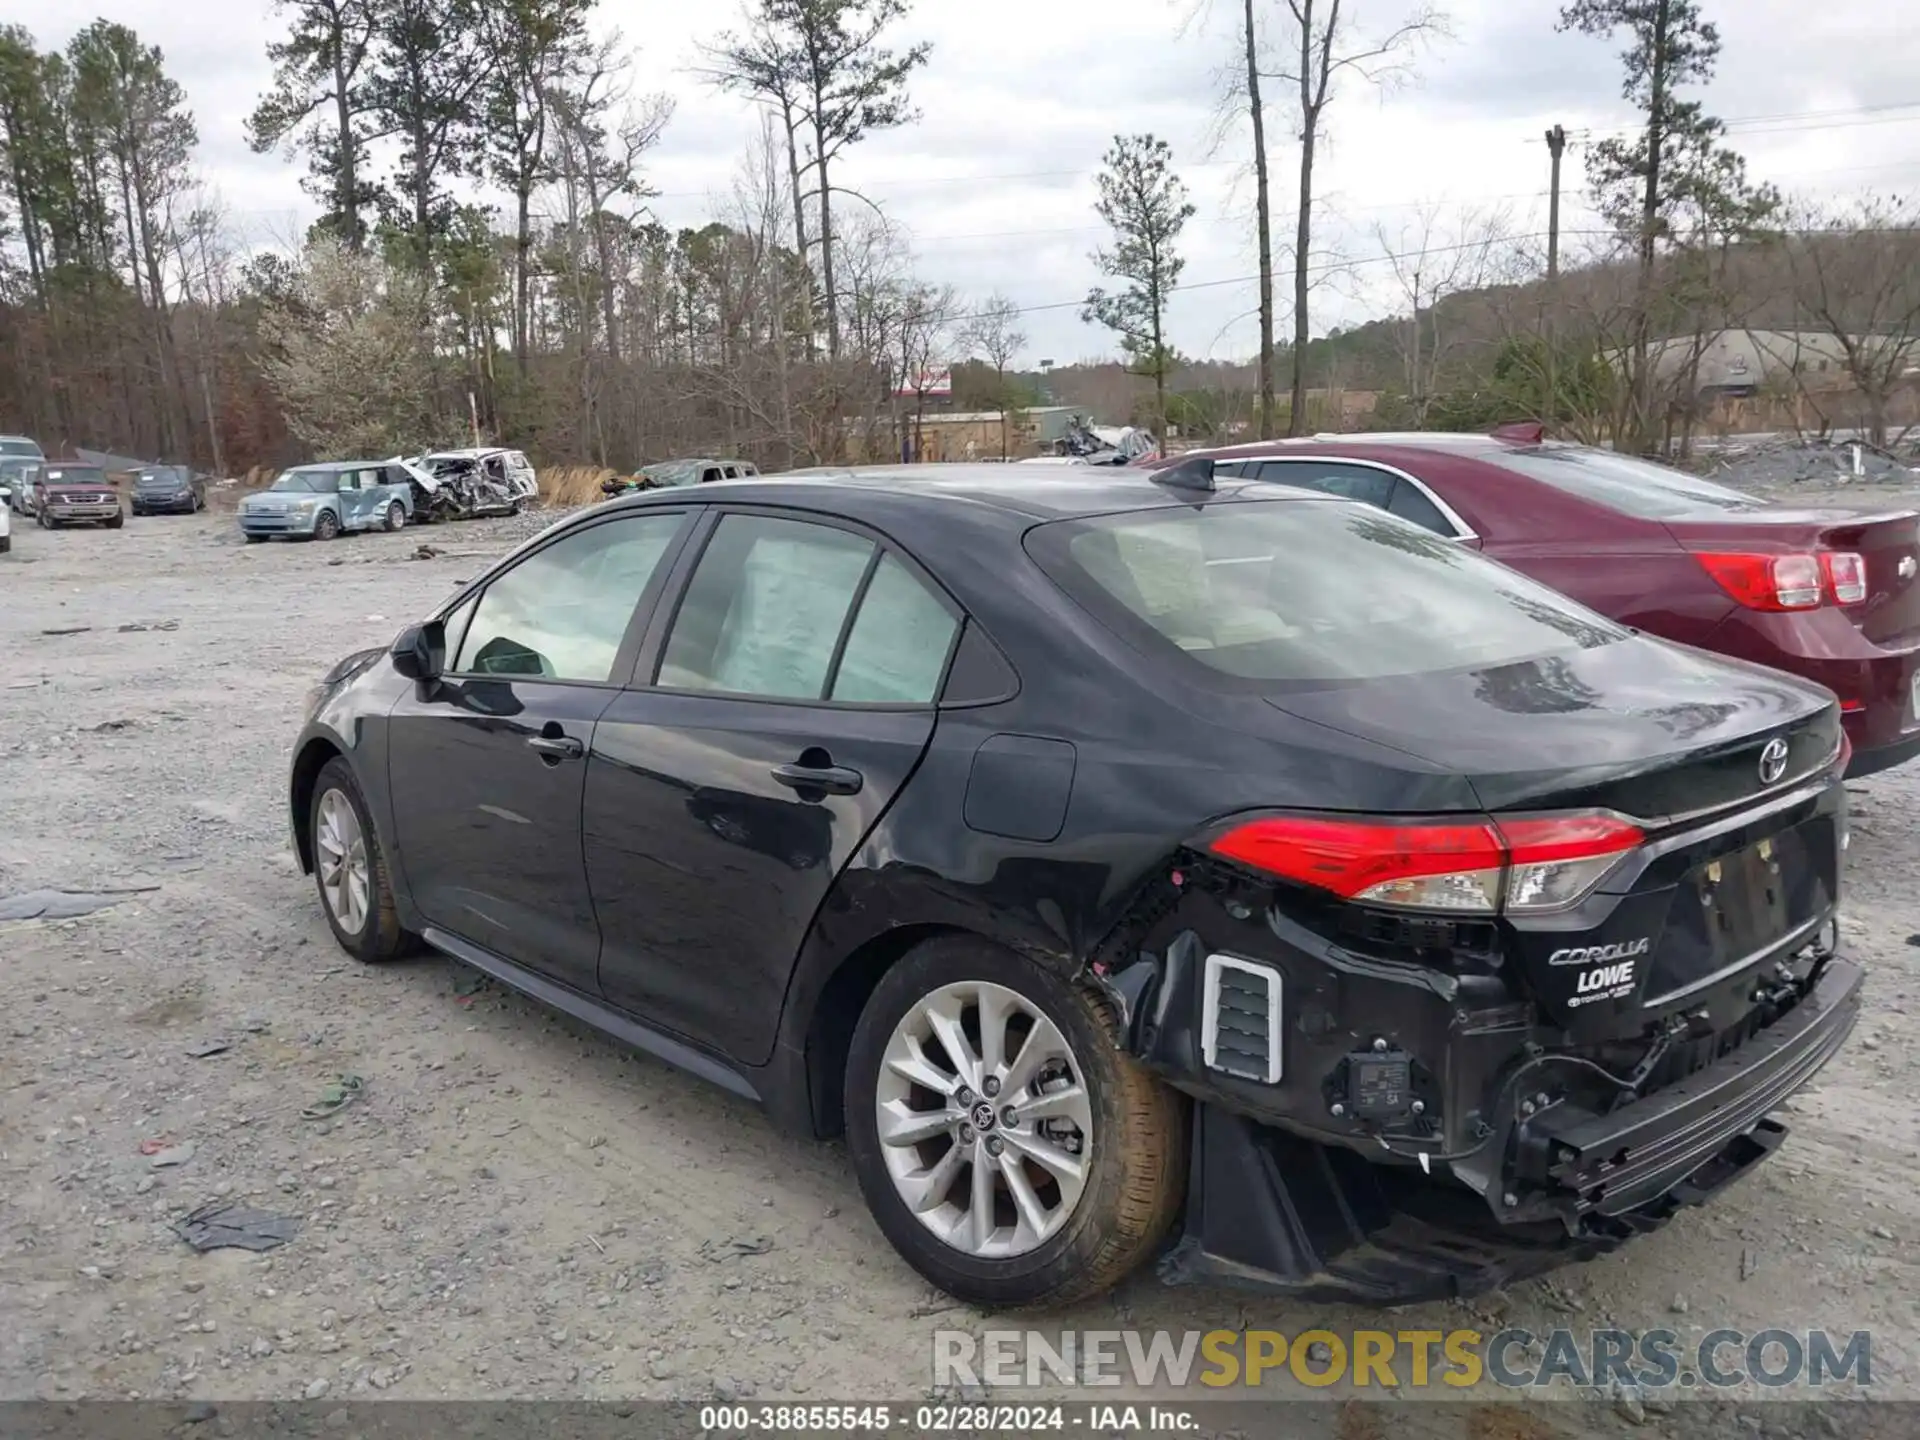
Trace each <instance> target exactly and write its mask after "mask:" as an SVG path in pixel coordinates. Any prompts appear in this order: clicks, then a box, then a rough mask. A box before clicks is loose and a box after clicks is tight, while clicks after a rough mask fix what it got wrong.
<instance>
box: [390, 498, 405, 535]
mask: <svg viewBox="0 0 1920 1440" xmlns="http://www.w3.org/2000/svg"><path fill="white" fill-rule="evenodd" d="M406 523H407V507H406V506H404V505H402V504H401V503H400V502H399V501H398V500H395V501H394V502H393V503H392V504H391V505H389V506H387V529H388V530H389V531H390V532H391V531H394V530H399V529H402V528H404V527H405V525H406Z"/></svg>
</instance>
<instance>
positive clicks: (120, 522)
mask: <svg viewBox="0 0 1920 1440" xmlns="http://www.w3.org/2000/svg"><path fill="white" fill-rule="evenodd" d="M126 523H127V517H126V516H125V515H116V516H114V517H113V518H112V519H111V520H109V521H107V529H109V530H118V529H121V528H122V527H123V526H125V525H126Z"/></svg>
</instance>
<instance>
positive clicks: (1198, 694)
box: [290, 461, 1861, 1305]
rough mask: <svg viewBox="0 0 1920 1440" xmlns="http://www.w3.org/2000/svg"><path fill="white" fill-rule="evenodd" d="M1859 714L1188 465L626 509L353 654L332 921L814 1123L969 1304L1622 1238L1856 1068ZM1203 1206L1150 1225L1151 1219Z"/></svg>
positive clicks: (827, 478)
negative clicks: (1154, 1256)
mask: <svg viewBox="0 0 1920 1440" xmlns="http://www.w3.org/2000/svg"><path fill="white" fill-rule="evenodd" d="M1845 763H1846V756H1845V744H1844V741H1843V738H1842V735H1841V730H1840V723H1839V713H1838V709H1837V705H1836V702H1835V701H1834V699H1833V697H1832V696H1831V695H1829V694H1827V693H1826V692H1825V691H1823V690H1820V689H1818V688H1817V687H1814V686H1811V685H1808V684H1806V683H1804V682H1802V681H1799V680H1796V679H1794V678H1792V677H1790V676H1786V675H1782V674H1777V673H1774V672H1771V671H1766V670H1761V669H1759V668H1757V667H1751V666H1746V665H1742V664H1738V663H1735V662H1729V661H1725V660H1721V659H1718V658H1715V657H1712V656H1709V655H1706V654H1703V653H1701V652H1697V651H1693V650H1688V649H1684V648H1680V647H1676V646H1673V645H1670V644H1667V643H1664V642H1660V641H1655V640H1651V639H1647V638H1645V637H1643V636H1640V635H1637V634H1635V633H1633V632H1631V631H1629V630H1627V629H1624V628H1622V627H1621V626H1619V625H1617V624H1615V623H1613V622H1612V621H1609V620H1607V619H1605V618H1603V617H1601V616H1599V615H1596V614H1594V613H1592V612H1590V611H1587V610H1584V609H1582V608H1580V607H1579V606H1577V605H1575V604H1573V603H1572V602H1570V601H1568V600H1566V599H1564V598H1563V597H1561V596H1560V595H1558V594H1556V593H1554V592H1553V591H1551V590H1548V589H1547V588H1545V587H1544V586H1542V585H1540V584H1537V583H1536V582H1534V581H1531V580H1529V579H1527V578H1525V577H1524V576H1521V575H1519V574H1518V573H1516V572H1514V571H1511V570H1508V569H1506V568H1505V567H1503V566H1501V565H1499V564H1497V563H1495V562H1493V561H1490V560H1488V559H1486V558H1485V557H1483V556H1480V555H1478V554H1475V553H1473V552H1472V551H1469V550H1466V549H1464V548H1462V547H1460V546H1458V545H1454V544H1451V543H1449V542H1448V541H1446V540H1444V539H1442V538H1440V537H1438V536H1436V535H1433V534H1430V533H1428V532H1426V531H1423V530H1421V529H1418V528H1417V527H1415V526H1413V525H1411V524H1408V523H1406V522H1403V521H1401V520H1399V519H1397V518H1395V517H1393V516H1391V515H1387V514H1383V513H1380V512H1378V511H1375V510H1372V509H1369V508H1367V507H1364V506H1361V505H1357V504H1353V503H1349V502H1346V501H1344V500H1340V499H1335V498H1330V497H1326V496H1322V495H1315V494H1311V493H1308V492H1303V491H1296V490H1292V489H1288V488H1284V487H1280V486H1276V485H1269V484H1262V483H1255V482H1250V481H1241V480H1227V479H1226V478H1225V477H1222V478H1221V479H1220V480H1219V481H1218V482H1216V480H1215V478H1214V476H1213V474H1212V467H1211V464H1210V462H1206V461H1199V462H1194V463H1190V464H1187V465H1184V466H1178V467H1175V468H1173V469H1172V470H1168V471H1163V472H1161V473H1160V474H1159V475H1157V476H1155V477H1153V478H1152V479H1149V478H1147V477H1145V476H1143V475H1141V474H1140V473H1138V472H1134V471H1127V470H1117V471H1116V470H1095V469H1087V470H1084V471H1082V472H1080V473H1076V474H1071V475H1069V474H1063V473H1049V474H1047V475H1046V476H1044V477H1036V476H1034V475H1030V474H1027V473H1025V472H1023V471H1021V470H1019V469H1018V468H1017V467H1007V466H992V467H984V466H982V467H972V466H955V467H942V468H941V470H940V471H938V472H937V473H933V474H931V475H929V473H928V472H918V473H901V472H891V473H888V472H882V473H878V474H865V473H862V474H855V473H851V472H849V473H846V474H841V475H831V474H829V475H822V476H816V477H814V478H809V479H799V480H794V479H788V480H781V481H774V482H759V481H746V482H736V483H729V484H722V485H714V486H699V487H690V488H687V489H676V490H665V491H655V492H650V493H647V494H642V495H637V496H632V497H628V498H623V499H618V500H614V501H612V502H610V503H608V504H605V505H602V506H599V507H596V508H595V509H593V510H592V511H590V512H587V513H585V514H582V515H581V516H579V517H577V518H575V519H574V520H572V521H570V522H567V523H564V524H562V525H559V526H557V527H555V528H553V529H552V530H549V531H548V532H546V533H545V534H543V535H541V536H539V537H538V538H537V539H535V540H533V541H530V542H528V543H527V544H526V545H524V546H522V547H521V548H520V549H519V550H518V551H516V552H515V553H513V554H512V555H510V556H508V557H507V558H506V559H504V560H502V561H501V562H500V563H499V564H498V565H496V566H495V567H494V568H493V569H492V570H491V571H490V572H489V573H488V574H486V575H484V576H482V577H480V578H479V579H477V580H475V581H473V582H472V583H471V584H469V585H468V586H467V587H466V588H465V589H463V590H462V591H461V592H460V593H459V594H458V595H457V596H456V597H455V598H454V599H452V600H451V601H449V602H448V603H447V604H445V605H444V606H442V607H441V608H440V609H439V610H438V611H436V612H435V613H434V614H433V615H432V616H431V617H430V618H429V619H427V620H426V621H424V622H423V623H421V624H419V625H417V626H414V627H411V628H409V629H408V630H407V631H405V632H403V633H402V634H401V636H400V637H399V638H398V639H397V640H396V641H395V643H394V645H393V646H392V648H391V649H390V650H383V651H368V652H364V653H361V654H358V655H355V656H351V657H349V658H348V659H346V660H344V661H342V662H341V663H340V664H339V665H338V666H336V667H335V668H334V670H333V671H332V672H331V673H330V674H329V675H328V676H327V677H325V679H324V681H323V683H322V685H321V686H320V688H319V689H318V691H317V692H316V694H315V696H314V701H313V707H312V711H311V714H310V715H309V717H308V719H307V722H306V724H305V727H304V728H303V730H302V731H301V734H300V736H299V740H298V743H297V744H296V746H295V750H294V758H293V766H292V774H291V786H290V804H291V818H292V822H293V828H294V832H295V837H296V842H297V846H298V852H299V856H300V859H301V863H302V865H303V867H304V868H306V869H307V870H309V871H310V872H312V873H313V874H314V875H315V877H316V879H317V883H318V887H319V892H320V898H321V901H322V904H323V907H324V910H325V913H326V917H327V921H328V923H329V925H331V927H332V928H333V931H334V933H335V935H336V937H337V938H338V940H339V942H340V944H341V945H342V946H343V947H344V948H345V949H347V950H348V951H349V952H350V953H352V954H354V955H356V956H358V957H359V958H361V959H363V960H367V961H380V960H387V959H390V958H393V957H395V956H398V955H400V954H402V953H403V952H404V951H406V950H407V949H409V948H411V947H413V946H414V945H416V944H417V943H419V942H424V943H425V944H427V945H429V946H431V947H433V948H435V949H437V950H439V951H442V952H444V953H445V954H447V955H450V956H453V957H454V958H456V959H458V960H461V961H463V962H465V963H467V964H469V965H472V966H474V967H476V968H478V969H480V970H482V971H484V972H486V973H488V974H490V975H492V976H494V977H496V978H497V979H499V980H502V981H504V982H505V983H507V984H509V985H512V986H515V987H517V988H519V989H520V990H522V991H524V992H526V993H528V994H530V995H532V996H535V997H537V998H539V999H541V1000H543V1001H545V1002H547V1003H550V1004H552V1005H554V1006H556V1007H558V1008H559V1009H561V1010H564V1011H567V1012H569V1013H571V1014H573V1015H576V1016H579V1017H582V1018H584V1019H586V1020H588V1021H589V1022H591V1023H593V1024H595V1025H597V1026H599V1027H601V1028H603V1029H604V1030H606V1031H607V1032H609V1033H611V1034H612V1035H615V1036H617V1037H619V1038H621V1039H623V1040H625V1041H627V1042H629V1043H631V1044H633V1045H636V1046H638V1047H641V1048H643V1049H645V1050H647V1051H650V1052H652V1053H653V1054H655V1055H658V1056H661V1057H663V1058H664V1059H666V1060H668V1061H670V1062H672V1063H674V1064H676V1065H680V1066H684V1067H686V1068H687V1069H689V1070H692V1071H694V1072H696V1073H698V1074H701V1075H703V1076H706V1077H707V1078H709V1079H711V1080H713V1081H714V1082H716V1083H718V1084H719V1085H721V1086H723V1087H725V1088H726V1089H728V1090H730V1091H732V1092H733V1093H735V1094H737V1095H740V1096H742V1097H745V1098H748V1099H753V1100H757V1101H759V1102H761V1103H762V1104H763V1105H764V1106H765V1108H766V1109H767V1111H768V1112H769V1113H770V1115H771V1116H772V1118H773V1120H774V1121H775V1122H776V1123H777V1124H778V1125H780V1126H782V1127H785V1128H788V1129H791V1130H793V1131H796V1132H800V1133H804V1134H808V1135H817V1136H827V1135H832V1134H835V1133H837V1132H840V1131H842V1130H844V1131H845V1133H846V1135H847V1139H848V1145H849V1149H850V1151H851V1154H852V1157H853V1162H854V1164H855V1166H856V1167H857V1169H858V1173H859V1180H860V1184H861V1186H862V1188H863V1190H864V1192H865V1194H866V1197H867V1200H868V1202H869V1204H870V1205H871V1207H872V1209H873V1212H874V1215H875V1217H876V1219H877V1220H878V1222H879V1224H880V1227H881V1229H882V1230H883V1231H884V1232H885V1233H886V1235H887V1237H888V1238H889V1239H890V1240H891V1241H892V1242H893V1244H894V1245H895V1246H896V1247H897V1248H898V1250H899V1251H900V1253H901V1254H902V1255H903V1256H905V1258H906V1259H907V1260H908V1262H909V1263H911V1264H912V1265H913V1266H914V1267H915V1268H917V1269H918V1270H919V1271H920V1272H921V1273H922V1274H924V1275H925V1276H927V1277H928V1278H929V1279H931V1280H932V1281H933V1282H935V1283H936V1284H938V1285H940V1286H943V1287H945V1288H946V1289H947V1290H949V1291H950V1292H952V1293H953V1294H955V1295H958V1296H961V1297H963V1298H965V1299H967V1300H969V1301H972V1302H976V1303H982V1304H989V1305H997V1304H1039V1303H1053V1302H1059V1301H1063V1300H1066V1299H1069V1298H1071V1297H1074V1296H1078V1295H1084V1294H1087V1293H1090V1292H1093V1291H1096V1290H1098V1289H1100V1288H1102V1287H1104V1286H1107V1285H1110V1284H1112V1283H1113V1282H1115V1281H1116V1280H1118V1279H1119V1278H1120V1277H1121V1276H1123V1275H1124V1274H1126V1273H1127V1272H1128V1271H1129V1270H1130V1269H1131V1268H1132V1267H1133V1266H1134V1265H1135V1264H1136V1263H1138V1262H1139V1261H1141V1260H1142V1259H1144V1258H1145V1257H1146V1256H1148V1255H1149V1254H1150V1253H1152V1252H1154V1251H1155V1250H1156V1249H1158V1248H1159V1247H1161V1246H1162V1245H1163V1244H1167V1243H1169V1242H1171V1249H1170V1250H1169V1252H1168V1253H1167V1254H1166V1256H1165V1258H1164V1259H1163V1262H1162V1266H1161V1271H1162V1274H1163V1275H1165V1276H1167V1277H1168V1278H1170V1279H1175V1280H1179V1279H1208V1278H1223V1277H1224V1278H1231V1279H1232V1280H1233V1281H1234V1282H1235V1283H1238V1284H1243V1285H1244V1284H1264V1285H1266V1286H1269V1287H1271V1288H1273V1289H1276V1290H1281V1291H1289V1292H1293V1293H1298V1294H1305V1295H1315V1296H1328V1297H1345V1298H1349V1299H1360V1300H1368V1301H1381V1302H1399V1301H1404V1300H1407V1299H1413V1298H1419V1297H1422V1296H1435V1295H1446V1294H1459V1293H1470V1292H1473V1291H1477V1290H1482V1289H1486V1288H1490V1287H1492V1286H1494V1285H1498V1284H1501V1283H1503V1282H1505V1281H1507V1280H1510V1279H1512V1278H1514V1277H1516V1276H1518V1275H1523V1274H1527V1273H1531V1272H1534V1271H1537V1270H1540V1269H1544V1268H1546V1267H1548V1266H1551V1265H1553V1264H1556V1263H1559V1262H1560V1261H1562V1260H1565V1259H1567V1258H1572V1257H1584V1256H1588V1255H1592V1254H1594V1253H1597V1252H1599V1251H1602V1250H1605V1249H1608V1248H1611V1247H1612V1246H1614V1245H1617V1244H1618V1243H1620V1242H1621V1240H1623V1239H1624V1238H1626V1237H1628V1236H1631V1235H1633V1234H1637V1233H1641V1232H1644V1231H1646V1230H1649V1229H1651V1228H1654V1227H1655V1226H1657V1225H1659V1224H1660V1223H1662V1222H1663V1221H1664V1220H1666V1219H1667V1218H1668V1217H1669V1216H1670V1215H1671V1214H1672V1213H1673V1212H1674V1210H1675V1209H1676V1208H1678V1207H1679V1206H1681V1205H1683V1204H1688V1203H1692V1202H1696V1201H1699V1200H1702V1199H1704V1198H1706V1197H1708V1196H1710V1195H1712V1194H1713V1193H1715V1192H1716V1191H1717V1190H1719V1189H1720V1188H1721V1187H1723V1186H1724V1185H1726V1184H1727V1183H1728V1182H1730V1181H1731V1180H1733V1179H1734V1178H1736V1177H1737V1176H1739V1175H1741V1174H1744V1173H1745V1172H1746V1171H1747V1170H1748V1169H1749V1168H1750V1167H1751V1166H1752V1165H1754V1164H1755V1163H1756V1162H1757V1161H1758V1160H1760V1159H1761V1158H1763V1157H1764V1156H1765V1155H1767V1154H1768V1153H1769V1152H1770V1151H1771V1150H1772V1149H1773V1148H1774V1146H1775V1145H1776V1144H1777V1143H1778V1142H1779V1140H1780V1138H1781V1136H1782V1134H1783V1133H1784V1132H1783V1129H1782V1127H1781V1126H1780V1124H1779V1123H1778V1122H1777V1121H1775V1120H1773V1119H1772V1118H1770V1116H1771V1113H1772V1112H1773V1111H1774V1110H1775V1109H1776V1108H1778V1106H1779V1105H1780V1103H1781V1102H1782V1101H1783V1100H1784V1099H1785V1098H1786V1097H1787V1096H1788V1095H1789V1094H1790V1093H1792V1092H1793V1091H1794V1090H1795V1089H1796V1088H1798V1087H1799V1086H1800V1085H1802V1084H1803V1083H1805V1081H1806V1080H1807V1079H1808V1078H1809V1077H1810V1076H1812V1075H1813V1074H1814V1073H1815V1072H1816V1071H1817V1070H1818V1069H1819V1068H1820V1067H1821V1066H1822V1065H1823V1064H1824V1063H1825V1062H1826V1061H1827V1059H1828V1058H1830V1056H1831V1055H1832V1054H1833V1053H1834V1051H1835V1050H1836V1049H1837V1048H1838V1047H1839V1045H1840V1044H1841V1043H1842V1041H1843V1040H1844V1039H1845V1038H1846V1035H1847V1034H1848V1032H1849V1030H1850V1029H1851V1027H1852V1024H1853V1022H1854V1019H1855V1017H1856V1015H1857V1012H1858V1007H1859V994H1860V983H1861V971H1860V969H1859V967H1858V966H1857V965H1855V964H1854V963H1853V962H1852V961H1850V960H1848V959H1846V958H1844V957H1843V956H1841V955H1840V954H1838V953H1837V929H1836V923H1835V905H1836V898H1837V895H1838V892H1839V883H1840V863H1841V856H1842V852H1843V850H1844V849H1845V844H1846V816H1845V792H1844V790H1843V788H1842V786H1841V784H1840V782H1839V778H1838V777H1839V775H1840V773H1841V770H1842V769H1843V768H1844V765H1845ZM1176 1221H1178V1222H1179V1232H1178V1235H1177V1237H1176V1236H1175V1234H1174V1227H1175V1224H1176Z"/></svg>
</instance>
